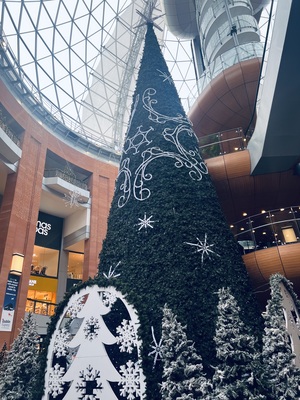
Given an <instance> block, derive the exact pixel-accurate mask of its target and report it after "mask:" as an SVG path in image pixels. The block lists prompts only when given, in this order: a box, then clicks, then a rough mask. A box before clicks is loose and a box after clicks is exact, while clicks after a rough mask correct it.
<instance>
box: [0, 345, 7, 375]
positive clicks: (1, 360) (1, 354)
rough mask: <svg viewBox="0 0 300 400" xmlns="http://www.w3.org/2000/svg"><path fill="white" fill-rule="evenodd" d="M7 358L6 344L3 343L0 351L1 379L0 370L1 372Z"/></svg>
mask: <svg viewBox="0 0 300 400" xmlns="http://www.w3.org/2000/svg"><path fill="white" fill-rule="evenodd" d="M6 358H7V344H6V342H4V344H3V346H2V350H1V351H0V377H1V370H3V368H4V365H5V363H6Z"/></svg>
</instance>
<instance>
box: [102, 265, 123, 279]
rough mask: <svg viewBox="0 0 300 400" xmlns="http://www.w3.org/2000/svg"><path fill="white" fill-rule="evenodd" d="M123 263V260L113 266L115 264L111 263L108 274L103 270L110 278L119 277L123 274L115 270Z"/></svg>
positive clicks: (105, 275)
mask: <svg viewBox="0 0 300 400" xmlns="http://www.w3.org/2000/svg"><path fill="white" fill-rule="evenodd" d="M120 264H121V261H119V262H118V264H117V265H116V266H115V267H114V268H113V266H112V265H111V266H110V267H109V270H108V273H107V274H106V273H105V272H103V276H104V277H105V278H106V279H110V278H117V277H118V276H120V275H121V274H116V273H115V271H116V269H117V268H118V266H119V265H120Z"/></svg>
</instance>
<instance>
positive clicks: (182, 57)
mask: <svg viewBox="0 0 300 400" xmlns="http://www.w3.org/2000/svg"><path fill="white" fill-rule="evenodd" d="M153 3H155V1H153V0H152V1H145V0H72V1H70V0H21V1H20V0H2V2H1V35H2V37H1V43H0V44H1V54H2V55H1V64H2V68H3V65H4V64H5V66H6V67H7V66H8V65H9V69H10V75H9V76H12V78H11V80H12V81H14V82H15V81H16V80H17V81H18V82H19V85H21V84H22V91H23V92H24V90H25V91H26V90H27V89H28V92H30V93H31V95H33V97H34V100H35V101H36V102H37V103H38V104H42V105H43V109H46V110H47V111H48V113H49V114H48V115H51V118H50V119H51V120H52V125H54V126H55V121H56V122H60V123H62V124H63V125H64V126H65V127H67V128H68V129H69V130H71V131H73V132H75V133H76V134H77V135H78V136H79V137H81V138H84V139H86V140H87V141H88V142H90V143H93V145H96V146H99V147H101V148H105V149H107V150H110V151H113V152H115V151H117V152H118V151H119V150H120V149H121V147H122V143H123V137H124V134H125V132H126V126H127V121H128V119H129V110H130V107H131V102H132V94H133V90H134V87H135V76H136V73H137V70H138V66H139V60H140V55H141V51H142V49H143V42H144V41H143V40H144V33H145V30H146V26H145V24H143V22H145V20H144V18H143V16H142V14H143V15H150V14H149V13H150V12H151V10H150V9H152V8H153ZM152 15H153V19H154V20H155V24H157V26H158V28H160V29H158V28H157V29H156V34H157V37H158V40H159V41H160V43H161V45H162V50H163V54H164V56H165V59H166V61H167V63H168V65H169V69H170V72H171V74H172V76H173V79H174V81H175V84H176V86H177V89H178V93H179V96H180V97H181V99H182V103H183V106H184V107H185V109H186V110H188V109H189V108H190V106H191V105H192V103H193V98H194V95H196V93H197V90H196V81H195V73H194V66H193V62H192V57H191V50H190V42H189V41H182V40H181V41H179V40H177V39H176V38H175V37H174V36H172V35H171V33H170V32H169V31H168V30H167V28H166V26H165V24H164V18H163V16H162V11H161V8H160V4H159V1H157V2H156V7H155V8H154V9H153V14H152ZM156 17H157V18H156ZM16 86H18V84H17V85H16ZM24 87H25V88H26V89H24ZM193 93H194V95H193ZM24 96H25V94H24ZM24 96H23V98H24ZM33 107H36V105H35V106H33ZM41 115H42V114H41ZM41 121H42V122H43V118H42V117H41Z"/></svg>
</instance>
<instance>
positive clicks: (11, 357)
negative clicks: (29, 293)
mask: <svg viewBox="0 0 300 400" xmlns="http://www.w3.org/2000/svg"><path fill="white" fill-rule="evenodd" d="M38 344H39V336H38V333H37V324H36V321H35V319H34V317H33V315H32V314H31V313H29V314H27V316H26V317H25V318H24V321H23V326H22V328H21V330H20V333H19V335H18V336H17V337H16V339H15V340H14V342H13V344H12V346H11V348H10V350H9V351H8V353H7V360H6V363H5V368H4V369H3V370H2V371H1V380H0V398H1V400H32V399H34V390H35V385H36V384H37V382H36V376H37V372H38V357H39V349H38Z"/></svg>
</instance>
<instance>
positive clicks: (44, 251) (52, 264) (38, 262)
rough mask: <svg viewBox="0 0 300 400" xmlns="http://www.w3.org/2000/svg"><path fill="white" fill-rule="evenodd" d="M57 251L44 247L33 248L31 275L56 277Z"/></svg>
mask: <svg viewBox="0 0 300 400" xmlns="http://www.w3.org/2000/svg"><path fill="white" fill-rule="evenodd" d="M58 259H59V251H58V250H54V249H48V248H45V247H40V246H34V253H33V257H32V264H31V274H32V275H41V276H48V277H57V271H58Z"/></svg>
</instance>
